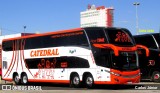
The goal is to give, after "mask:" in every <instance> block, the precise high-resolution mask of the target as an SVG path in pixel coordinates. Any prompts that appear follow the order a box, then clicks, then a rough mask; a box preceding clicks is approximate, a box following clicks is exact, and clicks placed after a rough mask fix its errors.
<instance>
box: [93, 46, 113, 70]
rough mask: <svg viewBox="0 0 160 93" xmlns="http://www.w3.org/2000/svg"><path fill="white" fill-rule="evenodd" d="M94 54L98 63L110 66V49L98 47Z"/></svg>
mask: <svg viewBox="0 0 160 93" xmlns="http://www.w3.org/2000/svg"><path fill="white" fill-rule="evenodd" d="M94 56H95V61H96V65H98V66H102V67H110V63H109V62H111V55H110V50H108V49H97V51H96V53H95V54H94Z"/></svg>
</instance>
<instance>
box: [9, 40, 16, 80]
mask: <svg viewBox="0 0 160 93" xmlns="http://www.w3.org/2000/svg"><path fill="white" fill-rule="evenodd" d="M16 49H17V46H16V41H15V51H14V52H15V57H14V63H13V65H12V67H11V70H10V72H9V74H8V76H9V75H10V73H11V71H12V69H13V67H14V64H15V62H16V59H17V51H16ZM8 76H7V77H8Z"/></svg>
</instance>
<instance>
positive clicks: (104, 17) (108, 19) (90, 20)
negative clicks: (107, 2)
mask: <svg viewBox="0 0 160 93" xmlns="http://www.w3.org/2000/svg"><path fill="white" fill-rule="evenodd" d="M113 11H114V9H113V7H109V8H106V7H105V6H99V7H96V6H95V5H88V8H87V10H86V11H83V12H81V13H80V17H81V18H80V25H81V27H97V26H100V27H112V26H113V22H114V16H113V15H114V13H113Z"/></svg>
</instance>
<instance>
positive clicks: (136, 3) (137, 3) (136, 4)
mask: <svg viewBox="0 0 160 93" xmlns="http://www.w3.org/2000/svg"><path fill="white" fill-rule="evenodd" d="M133 5H135V6H136V30H137V35H138V34H139V31H138V30H139V28H138V13H137V12H138V10H137V7H138V5H140V3H139V2H135V3H133Z"/></svg>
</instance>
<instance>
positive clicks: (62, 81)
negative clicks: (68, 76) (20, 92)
mask: <svg viewBox="0 0 160 93" xmlns="http://www.w3.org/2000/svg"><path fill="white" fill-rule="evenodd" d="M28 81H29V82H46V83H49V82H52V83H70V80H46V79H28Z"/></svg>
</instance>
